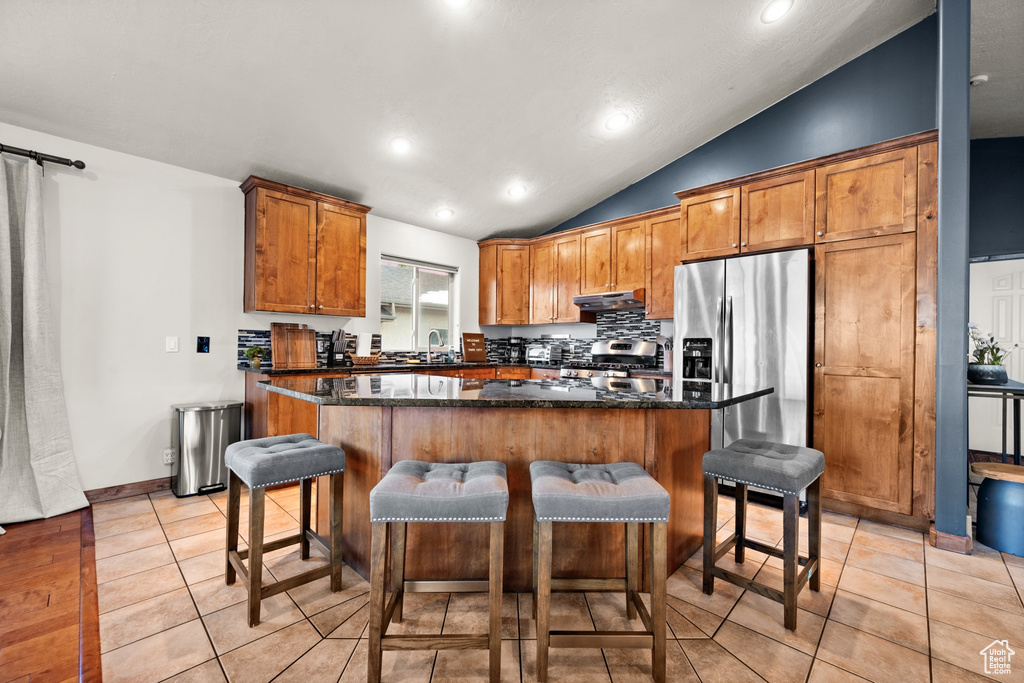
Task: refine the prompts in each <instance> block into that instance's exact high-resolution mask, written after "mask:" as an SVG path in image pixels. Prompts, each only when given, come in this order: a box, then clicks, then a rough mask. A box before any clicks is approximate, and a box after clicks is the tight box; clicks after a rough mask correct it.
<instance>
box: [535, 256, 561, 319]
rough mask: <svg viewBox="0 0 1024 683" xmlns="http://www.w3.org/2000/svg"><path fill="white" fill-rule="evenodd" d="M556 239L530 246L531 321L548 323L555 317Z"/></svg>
mask: <svg viewBox="0 0 1024 683" xmlns="http://www.w3.org/2000/svg"><path fill="white" fill-rule="evenodd" d="M554 258H555V243H554V240H546V241H544V242H538V243H537V244H533V245H531V246H530V323H531V324H533V325H542V324H547V323H550V322H552V321H554V319H555V261H554Z"/></svg>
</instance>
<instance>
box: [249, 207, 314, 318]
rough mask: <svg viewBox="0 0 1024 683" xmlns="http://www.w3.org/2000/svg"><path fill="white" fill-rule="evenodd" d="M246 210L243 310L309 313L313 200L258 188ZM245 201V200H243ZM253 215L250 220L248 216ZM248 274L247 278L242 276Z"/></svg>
mask: <svg viewBox="0 0 1024 683" xmlns="http://www.w3.org/2000/svg"><path fill="white" fill-rule="evenodd" d="M252 198H253V203H254V207H255V211H254V212H253V215H251V216H250V215H248V214H249V212H248V211H247V212H246V213H247V215H246V245H247V247H248V244H249V242H250V239H249V238H250V235H251V236H252V241H253V248H252V249H251V250H250V249H249V248H247V249H246V275H247V276H248V275H249V274H250V269H249V261H250V252H251V256H252V257H253V258H252V259H251V260H252V264H253V268H254V272H253V273H252V274H253V276H254V277H253V280H252V281H251V282H247V283H246V284H247V286H246V288H245V290H246V292H245V293H246V297H245V299H246V300H245V310H246V311H253V310H255V311H278V312H281V313H310V312H312V309H311V306H312V304H313V299H314V297H315V288H316V243H315V241H314V240H315V238H316V202H315V201H311V200H309V199H304V198H302V197H294V196H292V195H289V194H285V193H283V192H274V191H272V190H265V189H263V188H257V189H256V191H255V192H254V193H253V194H252ZM247 204H248V202H247ZM250 219H251V220H250ZM246 279H247V280H248V279H249V278H248V277H247V278H246Z"/></svg>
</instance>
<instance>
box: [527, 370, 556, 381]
mask: <svg viewBox="0 0 1024 683" xmlns="http://www.w3.org/2000/svg"><path fill="white" fill-rule="evenodd" d="M560 377H561V371H560V370H555V369H552V368H533V369H532V370H531V371H530V379H559V378H560Z"/></svg>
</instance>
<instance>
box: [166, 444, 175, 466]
mask: <svg viewBox="0 0 1024 683" xmlns="http://www.w3.org/2000/svg"><path fill="white" fill-rule="evenodd" d="M164 464H165V465H173V464H174V449H173V448H165V449H164Z"/></svg>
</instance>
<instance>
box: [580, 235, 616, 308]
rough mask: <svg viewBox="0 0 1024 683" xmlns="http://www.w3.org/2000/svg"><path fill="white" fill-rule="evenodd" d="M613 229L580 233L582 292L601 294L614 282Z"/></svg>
mask: <svg viewBox="0 0 1024 683" xmlns="http://www.w3.org/2000/svg"><path fill="white" fill-rule="evenodd" d="M611 260H612V229H611V228H601V229H599V230H591V231H589V232H585V233H583V234H582V235H580V294H601V293H602V292H607V291H609V289H610V288H611V284H612V269H611Z"/></svg>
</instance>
